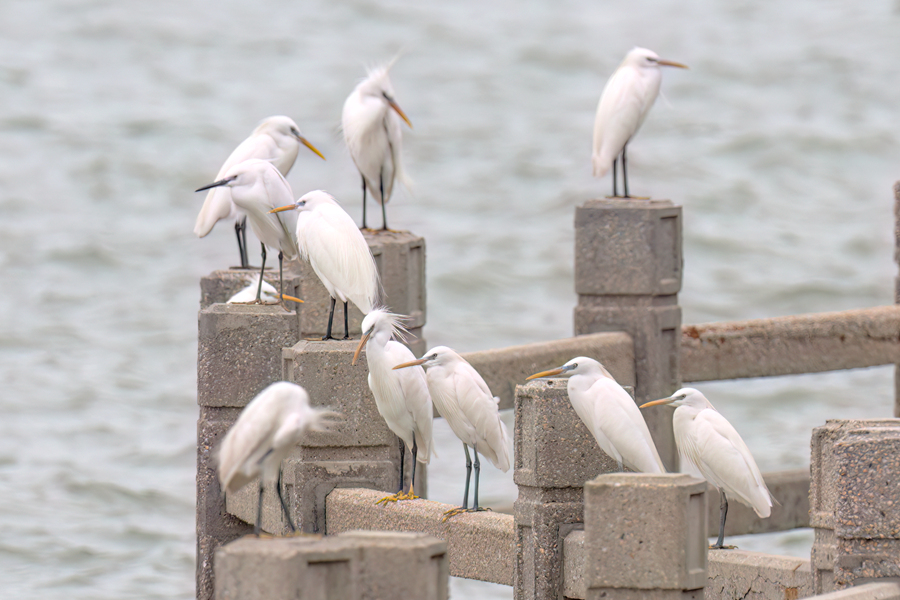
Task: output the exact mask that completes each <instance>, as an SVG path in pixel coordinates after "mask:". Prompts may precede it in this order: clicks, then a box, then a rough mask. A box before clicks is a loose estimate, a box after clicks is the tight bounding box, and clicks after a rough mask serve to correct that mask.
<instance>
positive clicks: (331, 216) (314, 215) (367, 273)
mask: <svg viewBox="0 0 900 600" xmlns="http://www.w3.org/2000/svg"><path fill="white" fill-rule="evenodd" d="M294 209H296V210H298V211H300V214H299V216H298V217H297V244H298V245H299V247H300V256H302V257H303V258H304V259H306V260H307V261H309V264H310V266H312V268H313V271H315V272H316V275H318V276H319V279H320V280H321V281H322V285H324V286H325V289H326V290H328V293H329V294H331V312H330V313H329V314H328V328H327V329H326V331H325V336H324V337H323V338H322V339H323V340H331V339H334V338H333V337H331V324H332V321H333V320H334V304H335V300H336V299H340V301H341V302H343V303H344V339H345V340H346V339H350V329H349V325H348V323H347V301H348V300H350V301H352V302H353V304H355V305H356V307H357V308H358V309H359V310H360V311H362V313H363V314H364V315H365V314H369V312H371V310H372V309H373V308H375V304H376V302H377V301H378V270H377V268H376V267H375V258H374V257H373V256H372V251H371V250H369V244H368V242H366V238H364V237H363V234H362V233H360V231H359V228H358V227H357V226H356V223H354V222H353V219H352V218H351V217H350V215H348V214H347V213H346V212H345V211H344V209H343V208H341V205H340V204H338V203H337V200H335V199H334V196H332V195H331V194H329V193H328V192H323V191H322V190H315V191H312V192H309V193H307V194H305V195H303V197H301V198H300V199H299V200H297V201H296V202H293V203H292V204H289V205H286V206H280V207H278V208H275V209H273V210H272V211H271V212H273V213H279V212H282V211H288V210H294Z"/></svg>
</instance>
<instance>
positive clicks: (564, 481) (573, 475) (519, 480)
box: [513, 378, 618, 489]
mask: <svg viewBox="0 0 900 600" xmlns="http://www.w3.org/2000/svg"><path fill="white" fill-rule="evenodd" d="M567 383H568V379H566V378H553V379H539V380H533V381H530V382H528V383H527V384H526V385H520V386H518V387H517V388H516V415H515V421H514V423H515V425H514V441H515V453H514V461H515V471H514V472H513V478H514V481H515V482H516V484H517V485H519V486H529V487H541V488H579V489H580V488H581V487H582V486H584V482H585V481H587V480H589V479H593V478H594V477H596V476H597V475H600V474H601V473H611V472H614V471H617V470H618V464H617V463H616V461H615V460H614V459H612V458H610V457H609V456H607V454H606V453H605V452H603V450H601V449H600V446H598V445H597V440H595V439H594V436H593V434H592V433H591V432H590V430H588V428H587V427H586V426H585V424H584V423H583V422H582V421H581V418H579V416H578V414H577V413H576V412H575V409H574V408H572V404H571V402H570V401H569V394H568V392H567V391H566V385H567Z"/></svg>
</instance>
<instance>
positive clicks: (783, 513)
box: [706, 469, 809, 536]
mask: <svg viewBox="0 0 900 600" xmlns="http://www.w3.org/2000/svg"><path fill="white" fill-rule="evenodd" d="M763 479H764V480H765V482H766V487H768V488H769V492H771V494H772V496H773V497H774V498H775V499H776V500H777V501H778V502H776V503H775V506H773V507H772V515H771V516H770V517H768V518H766V519H761V518H759V517H757V516H756V513H754V512H753V509H752V508H749V507H747V506H744V505H743V504H741V503H740V502H737V501H735V502H732V501H729V502H728V519H727V521H726V522H725V535H728V536H731V535H746V534H749V533H766V532H769V531H787V530H788V529H796V528H797V527H809V471H808V470H806V469H798V470H793V471H776V472H772V473H763ZM706 493H707V502H708V505H709V519H708V521H707V523H708V525H707V528H708V530H709V531H711V532H714V533H715V532H717V531H719V517H720V514H719V490H717V489H716V488H715V487H713V486H712V485H709V486H708V488H707V492H706Z"/></svg>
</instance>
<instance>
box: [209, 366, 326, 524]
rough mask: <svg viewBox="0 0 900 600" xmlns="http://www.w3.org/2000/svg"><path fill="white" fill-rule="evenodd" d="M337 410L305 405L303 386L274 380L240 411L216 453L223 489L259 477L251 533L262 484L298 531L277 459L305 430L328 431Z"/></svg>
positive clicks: (233, 488)
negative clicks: (274, 494) (271, 489)
mask: <svg viewBox="0 0 900 600" xmlns="http://www.w3.org/2000/svg"><path fill="white" fill-rule="evenodd" d="M337 416H338V415H337V413H334V412H331V411H329V410H325V409H321V408H313V407H311V406H310V405H309V395H308V394H307V393H306V390H305V389H303V388H302V387H301V386H299V385H297V384H295V383H289V382H287V381H279V382H277V383H273V384H272V385H270V386H269V387H267V388H266V389H264V390H263V391H262V392H260V393H259V395H257V396H256V397H255V398H254V399H253V400H251V401H250V402H249V403H248V404H247V406H246V407H245V408H244V410H243V411H242V412H241V414H240V416H239V417H238V419H237V421H236V422H235V424H234V425H233V426H232V428H231V429H230V430H228V433H227V434H225V438H224V439H223V440H222V444H221V445H220V446H219V447H218V449H217V451H216V453H215V455H214V456H215V461H216V465H217V468H218V472H219V482H220V483H221V485H222V492H223V493H229V494H233V493H234V492H236V491H238V490H239V489H241V488H242V487H244V486H245V485H247V484H248V483H250V482H251V481H253V479H254V478H256V477H259V504H258V506H257V509H256V526H255V528H254V532H255V533H256V535H259V532H260V527H261V525H262V496H263V486H264V485H265V484H271V483H272V482H276V486H275V491H276V492H277V493H278V500H279V501H280V502H281V510H283V511H284V518H285V519H286V520H287V524H288V527H290V529H291V531H296V527H294V523H293V521H291V515H290V513H289V511H288V508H287V504H285V501H284V497H283V496H282V493H281V461H282V460H283V459H284V458H285V457H286V456H287V455H288V453H290V451H291V450H292V449H293V448H294V446H296V445H297V444H299V443H300V441H301V440H302V439H303V438H304V436H305V435H306V433H307V432H308V431H326V430H327V426H328V425H329V423H330V422H331V421H330V419H333V418H336V417H337Z"/></svg>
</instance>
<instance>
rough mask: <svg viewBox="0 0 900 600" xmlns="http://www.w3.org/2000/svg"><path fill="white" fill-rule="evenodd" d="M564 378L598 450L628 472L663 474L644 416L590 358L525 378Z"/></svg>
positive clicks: (604, 369) (603, 369) (579, 359)
mask: <svg viewBox="0 0 900 600" xmlns="http://www.w3.org/2000/svg"><path fill="white" fill-rule="evenodd" d="M558 375H565V376H568V378H569V382H568V384H567V390H568V393H569V402H571V403H572V408H574V409H575V412H576V413H577V414H578V416H579V418H580V419H581V420H582V422H583V423H584V424H585V425H586V426H587V428H588V430H589V431H590V432H591V434H593V436H594V439H596V440H597V444H598V445H599V446H600V449H601V450H603V451H604V452H606V454H608V455H609V456H610V457H611V458H613V459H615V461H616V462H617V463H619V469H620V470H621V469H622V465H623V464H624V465H625V466H626V467H628V468H629V469H631V470H632V471H637V472H639V473H665V472H666V468H665V467H664V466H663V463H662V460H660V458H659V452H657V450H656V445H655V444H654V443H653V438H652V437H650V430H649V429H648V428H647V423H646V422H645V421H644V416H643V415H642V414H641V411H640V410H639V409H638V406H637V404H635V403H634V400H632V398H631V395H629V393H628V392H626V391H625V389H624V388H623V387H622V386H621V385H619V384H618V383H617V382H616V380H615V379H613V376H612V375H610V373H609V371H607V370H606V368H605V367H604V366H603V365H601V364H600V363H599V362H597V361H596V360H594V359H593V358H588V357H586V356H579V357H577V358H573V359H572V360H570V361H569V362H567V363H566V364H564V365H563V366H561V367H559V368H556V369H551V370H549V371H542V372H540V373H535V374H534V375H531V376H529V377H527V379H529V380H530V379H538V378H540V377H556V376H558Z"/></svg>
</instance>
